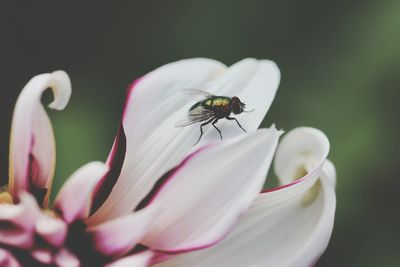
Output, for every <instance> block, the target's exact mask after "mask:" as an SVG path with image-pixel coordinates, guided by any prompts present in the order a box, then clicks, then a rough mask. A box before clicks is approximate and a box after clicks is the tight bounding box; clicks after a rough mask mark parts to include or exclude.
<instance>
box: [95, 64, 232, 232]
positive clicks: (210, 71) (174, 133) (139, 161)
mask: <svg viewBox="0 0 400 267" xmlns="http://www.w3.org/2000/svg"><path fill="white" fill-rule="evenodd" d="M224 69H225V66H224V65H223V64H221V63H219V62H218V61H214V60H209V59H201V58H198V59H188V60H181V61H178V62H174V63H170V64H167V65H164V66H162V67H160V68H158V69H156V70H155V71H152V72H150V73H148V74H146V75H145V76H144V77H142V78H140V79H139V80H137V81H135V82H134V83H133V84H132V86H131V88H130V91H129V93H128V98H127V101H126V105H125V110H124V115H123V126H124V130H125V134H126V138H127V147H126V155H125V162H124V165H123V167H122V172H121V175H120V178H119V180H118V182H117V184H116V185H115V187H114V188H113V190H112V192H111V194H110V196H109V197H108V198H107V200H106V201H105V203H104V205H103V206H102V207H101V209H100V210H99V211H98V212H96V213H95V214H94V215H93V216H91V219H90V220H89V222H90V223H91V224H94V223H99V222H102V221H107V220H108V219H109V218H115V217H118V216H119V215H122V214H127V213H130V212H131V211H132V210H133V209H134V207H135V206H136V205H137V204H138V203H139V202H140V201H141V200H142V199H143V197H144V196H145V195H146V194H147V193H148V192H149V191H150V189H151V187H152V186H153V184H154V183H155V181H156V180H157V179H158V178H159V177H160V176H161V175H162V174H164V173H165V172H166V171H168V170H169V169H170V168H172V167H173V166H175V165H176V164H178V163H179V161H180V160H182V159H183V158H184V157H185V155H186V154H187V153H188V152H189V151H190V150H191V149H192V148H193V143H194V142H193V141H191V140H186V142H185V143H183V142H182V141H184V140H183V138H182V137H184V136H187V134H188V133H187V131H185V129H181V128H176V127H175V124H176V122H177V121H178V118H180V117H182V114H185V113H186V112H187V109H188V107H186V108H184V106H185V105H187V103H188V101H190V99H189V100H188V98H187V96H186V95H185V94H183V93H182V90H183V89H185V88H206V87H207V84H208V83H210V82H211V81H212V80H213V79H214V78H215V76H217V75H218V73H220V72H222V71H223V70H224ZM185 132H186V133H185ZM182 134H183V135H182ZM173 152H174V156H173V155H172V153H173Z"/></svg>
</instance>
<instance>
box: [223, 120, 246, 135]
mask: <svg viewBox="0 0 400 267" xmlns="http://www.w3.org/2000/svg"><path fill="white" fill-rule="evenodd" d="M226 119H227V120H230V121H232V120H233V121H236V123H237V124H238V125H239V127H240V129H242V130H243V131H244V132H245V133H247V131H246V130H245V129H244V128H243V127H242V125H240V123H239V122H238V120H237V119H236V118H231V117H226Z"/></svg>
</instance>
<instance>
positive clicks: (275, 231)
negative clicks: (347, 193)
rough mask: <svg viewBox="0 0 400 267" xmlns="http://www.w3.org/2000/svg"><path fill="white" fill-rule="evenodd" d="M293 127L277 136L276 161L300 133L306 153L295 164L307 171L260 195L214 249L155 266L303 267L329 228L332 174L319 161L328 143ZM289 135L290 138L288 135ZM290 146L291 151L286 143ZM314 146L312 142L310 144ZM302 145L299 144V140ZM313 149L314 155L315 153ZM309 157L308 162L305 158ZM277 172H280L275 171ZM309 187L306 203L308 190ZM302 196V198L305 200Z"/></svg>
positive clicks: (314, 255)
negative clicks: (307, 168)
mask: <svg viewBox="0 0 400 267" xmlns="http://www.w3.org/2000/svg"><path fill="white" fill-rule="evenodd" d="M303 130H304V129H297V130H294V131H292V132H291V133H289V134H288V135H287V136H285V138H284V139H283V140H282V144H281V145H280V146H279V148H278V153H277V154H280V156H279V159H277V160H278V163H276V164H278V165H277V166H282V167H283V166H284V164H283V163H281V162H279V161H280V160H281V159H286V160H287V161H286V163H287V164H289V168H290V167H291V166H290V162H295V163H296V164H300V162H301V161H291V160H289V159H292V160H293V158H292V157H295V156H296V152H297V151H298V150H297V149H296V148H298V146H299V144H297V143H296V142H292V141H293V140H296V139H297V138H298V137H299V136H300V135H301V136H303V137H304V135H306V136H307V138H303V139H302V141H303V142H306V143H308V144H310V145H311V144H314V145H315V146H314V147H313V146H310V147H309V150H307V151H312V152H311V153H308V156H311V155H312V156H311V157H306V158H304V157H302V156H301V155H302V153H300V154H297V156H300V157H302V159H303V161H302V164H300V165H307V166H309V168H310V169H309V170H308V174H306V175H305V176H304V177H296V178H300V179H299V180H298V182H293V183H291V184H289V185H287V186H282V187H279V188H278V189H272V190H266V191H265V192H264V193H262V194H260V195H259V196H258V197H257V199H256V200H255V202H254V203H253V204H252V206H251V207H250V209H249V210H248V211H247V212H246V213H245V215H244V216H243V217H242V219H241V220H240V222H239V224H238V225H237V227H235V229H234V231H233V232H232V233H231V234H230V235H229V236H228V237H227V238H226V239H225V240H224V241H223V242H221V243H220V244H218V245H216V246H215V247H212V248H209V249H206V250H203V251H196V252H193V253H189V254H184V255H178V256H177V257H175V258H172V259H170V260H168V261H166V262H163V263H161V264H158V265H156V266H157V267H170V266H171V267H172V266H174V267H181V266H182V267H183V266H191V267H203V266H204V267H205V266H221V267H242V266H274V267H309V266H311V265H312V264H313V263H315V261H316V260H317V259H318V257H319V256H320V255H321V254H322V253H323V251H324V250H325V248H326V246H327V244H328V241H329V238H330V235H331V232H332V227H333V221H334V213H335V206H336V197H335V192H334V187H333V185H332V183H331V182H330V180H331V179H332V178H333V177H328V176H330V175H332V174H333V173H334V172H332V171H331V169H330V168H331V167H332V166H328V165H329V164H327V162H326V161H325V158H326V155H327V152H328V151H327V148H329V143H328V142H327V139H326V137H325V136H324V135H323V134H322V135H321V134H320V132H319V131H317V130H315V131H314V130H313V129H310V128H308V129H307V130H306V131H303ZM293 138H294V139H293ZM289 144H290V145H291V148H292V149H289V148H288V147H287V146H288V145H289ZM316 144H318V145H316ZM303 145H304V144H303ZM314 152H315V153H314ZM316 152H318V153H316ZM310 158H313V160H312V161H310V160H309V159H310ZM281 171H282V172H283V170H281ZM312 191H314V193H315V195H314V198H313V199H312V200H311V201H310V198H309V194H310V192H312ZM305 199H307V200H308V201H305Z"/></svg>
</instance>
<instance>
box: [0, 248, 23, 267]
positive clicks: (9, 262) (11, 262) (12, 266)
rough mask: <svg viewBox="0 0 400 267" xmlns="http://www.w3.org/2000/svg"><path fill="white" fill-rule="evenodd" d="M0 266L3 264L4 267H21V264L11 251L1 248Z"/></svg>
mask: <svg viewBox="0 0 400 267" xmlns="http://www.w3.org/2000/svg"><path fill="white" fill-rule="evenodd" d="M0 266H2V267H20V266H21V264H19V263H18V262H17V260H16V259H15V258H14V256H13V255H12V254H11V253H10V252H8V251H6V250H4V249H2V248H0Z"/></svg>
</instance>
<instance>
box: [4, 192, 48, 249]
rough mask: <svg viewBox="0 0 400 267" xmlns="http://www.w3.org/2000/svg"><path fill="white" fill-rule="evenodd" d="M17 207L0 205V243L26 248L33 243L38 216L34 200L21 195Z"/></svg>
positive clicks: (37, 208) (27, 195)
mask: <svg viewBox="0 0 400 267" xmlns="http://www.w3.org/2000/svg"><path fill="white" fill-rule="evenodd" d="M20 200H21V201H20V203H19V204H17V205H11V204H0V242H1V243H4V244H7V245H11V246H17V247H21V248H28V247H30V246H31V245H32V242H33V228H34V226H35V223H36V220H37V219H38V218H39V216H40V210H39V207H38V206H37V204H36V201H35V199H34V198H33V197H32V196H31V195H29V194H27V193H22V194H21V196H20Z"/></svg>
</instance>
